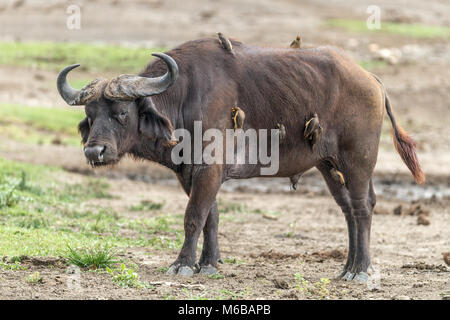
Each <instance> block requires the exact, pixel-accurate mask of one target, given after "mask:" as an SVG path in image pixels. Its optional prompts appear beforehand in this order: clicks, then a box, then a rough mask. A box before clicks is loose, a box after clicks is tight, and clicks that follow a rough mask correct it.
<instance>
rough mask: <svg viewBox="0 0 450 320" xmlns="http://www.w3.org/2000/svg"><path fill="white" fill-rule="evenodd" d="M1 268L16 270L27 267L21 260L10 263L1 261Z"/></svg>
mask: <svg viewBox="0 0 450 320" xmlns="http://www.w3.org/2000/svg"><path fill="white" fill-rule="evenodd" d="M0 269H4V270H11V271H16V270H26V269H27V268H26V267H24V266H21V265H20V262H19V261H16V262H9V263H7V262H4V261H0Z"/></svg>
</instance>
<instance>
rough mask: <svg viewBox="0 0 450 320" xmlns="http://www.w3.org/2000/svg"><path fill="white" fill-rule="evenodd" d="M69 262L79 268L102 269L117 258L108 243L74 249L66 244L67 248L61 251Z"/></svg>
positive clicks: (116, 261) (113, 262) (115, 261)
mask: <svg viewBox="0 0 450 320" xmlns="http://www.w3.org/2000/svg"><path fill="white" fill-rule="evenodd" d="M63 257H64V258H65V259H67V262H68V263H69V264H74V265H76V266H78V267H81V268H90V269H92V268H93V269H104V268H110V267H111V266H113V265H114V264H116V263H118V262H119V260H118V258H117V256H116V251H115V250H114V248H112V247H111V246H109V245H107V244H106V245H97V246H95V247H92V248H77V249H74V248H72V247H70V246H69V245H67V250H66V252H65V253H63Z"/></svg>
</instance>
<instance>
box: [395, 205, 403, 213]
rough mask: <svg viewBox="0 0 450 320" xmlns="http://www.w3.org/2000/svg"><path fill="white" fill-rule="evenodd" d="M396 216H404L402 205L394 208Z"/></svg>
mask: <svg viewBox="0 0 450 320" xmlns="http://www.w3.org/2000/svg"><path fill="white" fill-rule="evenodd" d="M394 214H395V215H396V216H401V215H402V205H401V204H400V205H398V206H396V207H395V208H394Z"/></svg>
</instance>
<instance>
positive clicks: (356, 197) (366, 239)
mask: <svg viewBox="0 0 450 320" xmlns="http://www.w3.org/2000/svg"><path fill="white" fill-rule="evenodd" d="M348 181H349V184H348V190H349V194H350V201H351V205H352V213H353V217H354V219H355V225H356V250H355V259H354V262H353V266H352V267H351V269H350V273H351V276H353V279H354V280H356V281H359V282H366V281H367V280H368V278H369V274H368V272H369V268H370V267H371V261H370V250H369V249H370V230H371V225H372V212H373V208H374V206H375V193H374V191H373V182H372V179H371V177H368V178H367V177H365V175H362V176H361V172H359V175H358V174H354V175H352V176H350V177H349V179H348Z"/></svg>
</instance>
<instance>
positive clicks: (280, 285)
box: [272, 279, 289, 289]
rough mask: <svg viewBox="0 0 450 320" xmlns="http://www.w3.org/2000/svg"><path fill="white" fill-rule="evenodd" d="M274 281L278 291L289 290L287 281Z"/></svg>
mask: <svg viewBox="0 0 450 320" xmlns="http://www.w3.org/2000/svg"><path fill="white" fill-rule="evenodd" d="M272 281H273V284H274V285H275V288H277V289H289V284H288V283H287V282H286V281H285V280H278V279H273V280H272Z"/></svg>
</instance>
